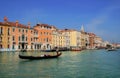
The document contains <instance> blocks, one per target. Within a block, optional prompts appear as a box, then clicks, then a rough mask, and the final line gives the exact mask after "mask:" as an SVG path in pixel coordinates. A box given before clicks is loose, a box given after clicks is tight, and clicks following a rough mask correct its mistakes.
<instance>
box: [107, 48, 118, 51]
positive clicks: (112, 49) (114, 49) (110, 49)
mask: <svg viewBox="0 0 120 78" xmlns="http://www.w3.org/2000/svg"><path fill="white" fill-rule="evenodd" d="M107 51H116V48H109V49H107Z"/></svg>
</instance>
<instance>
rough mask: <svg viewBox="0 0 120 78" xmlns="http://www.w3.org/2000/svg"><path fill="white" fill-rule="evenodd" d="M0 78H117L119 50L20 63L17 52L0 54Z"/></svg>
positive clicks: (70, 54)
mask: <svg viewBox="0 0 120 78" xmlns="http://www.w3.org/2000/svg"><path fill="white" fill-rule="evenodd" d="M35 54H37V55H39V53H37V52H35V53H34V55H35ZM0 78H120V50H117V51H111V52H107V51H105V50H86V51H81V52H63V54H62V56H60V57H59V58H55V59H43V60H23V59H19V58H18V52H2V53H0Z"/></svg>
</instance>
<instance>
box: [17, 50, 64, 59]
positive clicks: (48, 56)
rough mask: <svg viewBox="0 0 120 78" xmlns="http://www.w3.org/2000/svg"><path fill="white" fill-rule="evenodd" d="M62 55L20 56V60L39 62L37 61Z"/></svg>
mask: <svg viewBox="0 0 120 78" xmlns="http://www.w3.org/2000/svg"><path fill="white" fill-rule="evenodd" d="M60 55H62V53H61V52H59V53H57V54H56V55H46V54H44V55H40V56H23V55H20V54H19V58H21V59H29V60H37V59H50V58H57V57H59V56H60Z"/></svg>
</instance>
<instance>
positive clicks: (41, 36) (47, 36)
mask: <svg viewBox="0 0 120 78" xmlns="http://www.w3.org/2000/svg"><path fill="white" fill-rule="evenodd" d="M53 28H54V27H53V26H50V25H48V24H36V26H34V29H36V30H37V31H38V42H39V43H40V44H41V46H40V48H41V49H42V50H49V49H51V48H52V30H53Z"/></svg>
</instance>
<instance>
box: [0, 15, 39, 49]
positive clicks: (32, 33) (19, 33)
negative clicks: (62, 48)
mask: <svg viewBox="0 0 120 78" xmlns="http://www.w3.org/2000/svg"><path fill="white" fill-rule="evenodd" d="M37 40H38V31H37V30H35V29H32V28H30V23H28V25H23V24H20V23H19V22H18V21H16V22H9V21H8V19H7V17H4V22H0V51H16V50H21V49H27V50H31V49H39V46H38V44H36V43H37Z"/></svg>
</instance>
